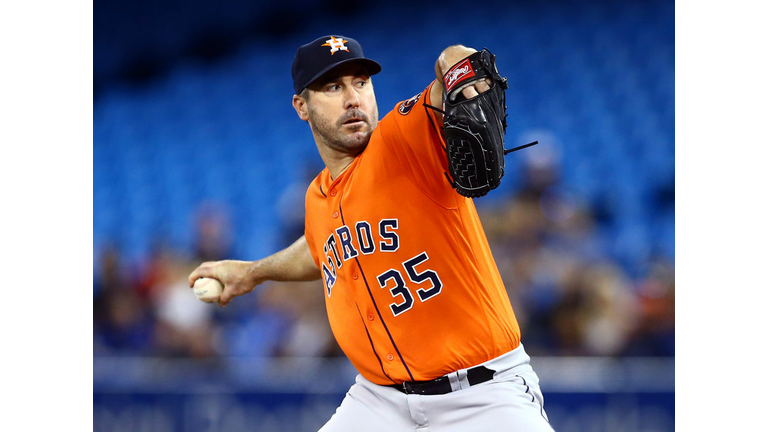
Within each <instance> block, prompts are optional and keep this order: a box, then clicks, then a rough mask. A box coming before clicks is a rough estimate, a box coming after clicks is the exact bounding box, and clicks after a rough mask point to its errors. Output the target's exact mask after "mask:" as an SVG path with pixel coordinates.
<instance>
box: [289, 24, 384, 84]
mask: <svg viewBox="0 0 768 432" xmlns="http://www.w3.org/2000/svg"><path fill="white" fill-rule="evenodd" d="M350 62H357V63H361V64H362V65H363V66H365V68H366V69H368V73H369V74H371V75H376V74H377V73H379V72H381V65H380V64H378V63H376V62H375V61H373V60H371V59H367V58H365V56H364V55H363V48H362V47H360V44H359V43H358V42H357V41H356V40H354V39H352V38H348V37H345V36H330V35H329V36H323V37H320V38H317V39H315V40H314V41H312V42H310V43H308V44H306V45H302V46H301V47H299V49H298V50H297V51H296V56H295V57H294V58H293V66H292V67H291V75H292V76H293V90H294V91H295V92H296V94H299V93H301V91H302V90H304V88H305V87H307V86H308V85H310V84H312V82H313V81H315V80H316V79H318V78H320V77H321V76H323V74H325V73H326V72H328V71H329V70H331V69H333V68H335V67H336V66H339V65H341V64H344V63H350Z"/></svg>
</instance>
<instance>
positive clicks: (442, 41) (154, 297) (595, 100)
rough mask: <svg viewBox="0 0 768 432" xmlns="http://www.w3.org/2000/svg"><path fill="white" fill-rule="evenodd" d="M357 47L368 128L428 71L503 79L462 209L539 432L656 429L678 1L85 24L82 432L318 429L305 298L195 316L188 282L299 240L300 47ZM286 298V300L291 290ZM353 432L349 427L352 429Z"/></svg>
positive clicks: (124, 13)
mask: <svg viewBox="0 0 768 432" xmlns="http://www.w3.org/2000/svg"><path fill="white" fill-rule="evenodd" d="M331 33H337V34H343V35H348V36H351V37H354V38H356V39H357V40H359V41H360V42H361V44H362V45H363V47H364V49H365V52H366V55H367V56H370V57H372V58H374V59H376V60H377V61H378V62H380V63H381V64H382V66H383V68H384V70H383V72H382V73H381V74H379V75H377V76H376V77H375V78H374V83H375V88H376V93H377V97H378V102H379V107H380V111H381V114H382V116H383V115H384V113H385V112H387V111H388V110H389V109H391V108H392V107H393V106H394V105H395V104H396V103H397V102H398V101H401V100H404V99H407V98H409V97H411V96H412V95H414V94H416V93H418V92H419V91H421V90H422V89H423V88H424V87H426V86H427V85H428V84H429V82H430V81H431V80H432V79H433V66H434V61H435V59H436V56H437V55H438V53H439V52H440V51H441V50H442V49H443V48H444V47H446V46H448V45H450V44H454V43H463V44H465V45H468V46H472V47H475V48H482V47H488V48H489V49H490V50H491V51H493V52H494V53H496V54H497V55H498V66H499V69H500V70H501V72H502V74H503V75H506V76H507V77H508V78H509V84H510V90H509V91H508V92H507V105H508V114H509V128H508V131H507V143H508V147H511V146H513V145H516V144H522V143H525V142H529V141H531V140H534V139H538V140H539V142H540V143H541V144H540V145H538V146H535V147H532V148H530V149H526V150H523V151H521V152H519V153H513V154H511V155H510V156H508V157H507V164H508V170H507V174H506V176H505V178H504V181H503V182H502V185H501V186H500V187H499V189H498V190H496V191H494V192H493V193H492V194H490V195H488V196H487V197H484V198H481V199H478V200H476V203H477V205H478V209H479V211H480V212H481V216H482V218H483V222H484V225H485V228H486V231H487V234H488V237H489V241H490V242H491V244H492V248H493V251H494V255H495V257H496V260H497V263H498V265H499V268H500V270H501V272H502V276H503V277H504V279H505V283H506V286H507V289H508V291H509V294H510V298H511V301H512V303H513V306H514V307H515V311H516V313H517V316H518V319H519V320H520V325H521V328H522V332H523V343H524V344H525V346H526V349H527V350H528V352H529V353H530V354H531V355H532V357H533V366H534V368H535V369H536V370H537V372H538V373H539V376H540V378H541V380H542V382H541V387H542V390H543V391H544V395H545V399H546V403H545V408H546V409H547V411H548V413H549V415H550V418H551V421H552V424H553V426H554V427H555V429H556V430H557V431H558V432H577V431H585V432H586V431H590V432H601V431H605V432H613V431H622V432H640V431H643V432H652V431H653V432H660V431H671V430H674V355H675V339H674V332H675V324H674V323H675V316H674V305H675V303H674V294H675V267H674V259H675V120H674V119H675V96H674V95H675V92H674V79H675V46H674V35H675V27H674V2H672V1H662V0H648V1H638V0H628V1H622V2H614V1H598V0H547V1H529V2H512V1H509V2H504V1H496V0H493V1H489V2H483V3H482V4H473V5H472V6H471V7H469V6H468V5H467V4H465V3H462V2H458V1H455V0H446V1H442V2H439V3H433V2H429V1H424V0H421V1H418V0H417V1H412V2H409V3H408V4H405V3H397V4H392V5H386V6H384V5H383V4H382V5H379V4H375V3H365V4H348V3H345V2H341V1H329V2H322V3H319V2H315V1H309V0H304V1H298V2H291V1H285V2H260V1H250V2H245V1H235V0H226V1H219V2H208V1H203V0H187V1H185V2H180V1H173V0H163V1H149V0H134V1H130V2H129V1H127V0H117V1H109V2H107V1H104V0H97V1H95V2H94V47H93V48H94V70H93V74H94V77H93V78H94V101H93V206H94V214H93V238H94V244H93V248H94V249H93V250H94V263H93V265H94V276H93V352H94V359H93V369H94V375H93V396H94V398H93V401H94V405H93V416H94V417H93V419H94V430H95V431H160V432H164V431H185V432H186V431H234V430H254V431H288V430H290V431H314V430H317V429H318V428H319V427H320V426H322V424H323V423H324V421H325V420H327V419H328V418H329V417H330V416H331V415H332V414H333V412H334V410H335V408H336V406H337V405H338V404H339V403H340V401H341V399H342V398H343V396H344V393H345V391H346V390H347V388H348V387H349V385H351V383H352V380H353V377H354V375H355V372H354V370H353V369H352V368H351V366H350V365H349V362H348V361H347V360H346V359H345V358H344V357H343V354H342V353H341V352H340V351H339V349H338V347H337V346H336V344H335V342H334V341H333V338H332V335H331V334H330V329H329V327H328V324H327V321H326V317H325V311H324V304H323V295H322V289H321V285H319V283H301V284H281V285H278V284H267V285H265V286H263V287H259V288H258V289H257V290H256V291H255V292H254V293H253V294H252V295H249V296H247V297H243V298H240V299H238V301H235V302H233V303H232V304H231V305H230V306H228V307H227V308H224V309H222V308H218V307H214V306H211V305H206V304H203V303H201V302H199V301H197V300H196V299H195V298H194V296H193V295H192V293H191V292H190V290H189V289H188V288H187V283H186V277H187V275H188V274H189V272H190V271H191V270H192V269H193V268H194V267H195V266H196V265H197V264H199V263H200V262H201V261H204V260H217V259H224V258H235V259H248V260H251V259H257V258H260V257H263V256H265V255H267V254H270V253H273V252H275V251H277V250H278V249H280V248H282V247H284V246H286V245H287V244H289V243H290V242H291V241H293V240H294V239H295V238H297V237H298V236H300V235H301V233H302V230H303V225H302V224H303V194H304V191H305V188H306V185H307V184H308V182H309V180H310V179H311V178H312V177H314V176H315V175H316V173H317V172H318V171H319V170H320V168H321V167H322V161H321V160H320V158H319V156H318V155H317V152H316V149H315V146H314V143H313V140H312V136H311V134H310V132H309V128H308V127H307V126H306V125H305V124H303V123H302V122H300V121H299V120H298V118H297V117H296V115H295V113H294V111H293V109H292V107H291V105H290V99H291V96H292V83H291V78H290V66H291V61H292V58H293V55H294V53H295V50H296V48H297V47H298V46H299V45H301V44H303V43H306V42H307V41H310V40H312V39H314V38H315V37H317V36H319V35H323V34H331ZM289 285H290V286H289ZM361 430H365V426H364V425H361Z"/></svg>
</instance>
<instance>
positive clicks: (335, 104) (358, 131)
mask: <svg viewBox="0 0 768 432" xmlns="http://www.w3.org/2000/svg"><path fill="white" fill-rule="evenodd" d="M309 90H310V97H309V100H308V101H307V108H308V115H309V124H310V126H311V127H312V131H313V132H314V133H315V135H316V136H317V137H318V138H319V139H321V140H322V141H323V142H324V144H325V145H327V146H329V147H331V148H332V149H334V150H337V151H340V152H342V153H345V154H358V153H360V152H362V151H363V150H364V149H365V146H367V145H368V140H369V139H370V138H371V133H373V130H374V128H376V125H378V124H379V109H378V107H377V106H376V95H375V94H374V92H373V84H372V83H371V77H370V76H369V75H368V71H367V70H366V69H365V68H364V67H362V66H360V65H355V64H349V65H342V66H339V67H338V68H336V69H334V70H333V71H332V74H331V75H329V76H327V77H323V78H321V79H319V80H317V81H315V83H313V85H312V86H311V87H310V88H309Z"/></svg>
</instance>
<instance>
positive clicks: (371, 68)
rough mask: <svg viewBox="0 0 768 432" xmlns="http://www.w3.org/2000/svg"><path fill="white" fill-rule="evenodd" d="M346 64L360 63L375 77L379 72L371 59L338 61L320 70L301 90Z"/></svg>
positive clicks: (378, 68)
mask: <svg viewBox="0 0 768 432" xmlns="http://www.w3.org/2000/svg"><path fill="white" fill-rule="evenodd" d="M348 63H361V64H362V65H363V66H365V68H366V69H368V73H369V74H370V75H376V74H377V73H379V72H381V65H380V64H378V63H377V62H375V61H373V60H371V59H367V58H351V59H347V60H343V61H340V62H338V63H334V64H332V65H330V66H328V67H327V68H325V69H322V70H320V72H318V73H317V74H315V76H313V77H312V79H310V80H309V81H308V82H307V83H306V84H304V86H303V87H302V88H301V89H302V90H304V89H305V88H307V87H309V86H310V85H311V84H312V83H313V82H315V81H317V79H318V78H320V77H322V76H323V75H325V74H327V73H328V72H330V71H332V70H333V69H336V68H337V67H339V66H341V65H344V64H348Z"/></svg>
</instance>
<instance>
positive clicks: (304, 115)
mask: <svg viewBox="0 0 768 432" xmlns="http://www.w3.org/2000/svg"><path fill="white" fill-rule="evenodd" d="M293 109H295V110H296V114H298V115H299V118H300V119H302V120H304V121H308V120H309V107H308V106H307V100H306V99H304V98H303V97H301V96H299V95H293Z"/></svg>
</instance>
